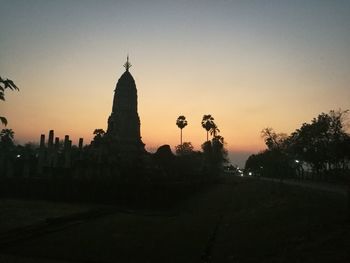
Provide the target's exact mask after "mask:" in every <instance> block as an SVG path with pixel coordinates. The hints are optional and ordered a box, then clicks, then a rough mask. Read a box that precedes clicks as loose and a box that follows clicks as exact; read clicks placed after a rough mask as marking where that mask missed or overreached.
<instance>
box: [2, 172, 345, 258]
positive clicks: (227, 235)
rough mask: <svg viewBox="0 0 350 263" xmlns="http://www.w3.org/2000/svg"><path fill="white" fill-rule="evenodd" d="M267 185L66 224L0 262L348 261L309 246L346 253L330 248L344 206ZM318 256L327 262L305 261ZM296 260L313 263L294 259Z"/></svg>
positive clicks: (21, 244) (19, 245)
mask: <svg viewBox="0 0 350 263" xmlns="http://www.w3.org/2000/svg"><path fill="white" fill-rule="evenodd" d="M274 185H277V184H275V183H271V182H268V181H259V180H249V179H245V178H226V179H225V180H224V181H223V182H222V183H220V184H217V185H215V186H213V187H212V188H210V189H208V190H206V191H203V192H201V193H198V194H196V195H194V196H193V197H192V198H190V199H189V200H188V201H186V202H183V203H181V204H179V205H178V206H177V207H175V208H172V209H169V210H167V211H147V210H143V211H140V210H138V211H124V212H121V211H118V210H116V211H114V212H111V213H109V214H108V213H106V214H104V215H102V216H96V217H90V218H88V219H84V218H80V219H79V218H78V219H74V220H73V221H72V222H69V224H67V225H64V224H63V225H61V227H59V228H58V229H55V228H53V229H50V228H48V229H47V231H42V232H41V233H39V234H37V235H32V236H30V237H28V238H26V239H23V240H17V241H14V242H12V243H9V244H7V246H4V247H2V248H0V262H6V263H24V262H28V263H31V262H33V263H34V262H37V263H41V262H48V263H73V262H76V263H78V262H89V263H95V262H96V263H97V262H99V263H110V262H169V263H171V262H181V263H185V262H192V263H193V262H198V263H203V262H297V261H298V260H299V262H316V261H317V262H328V261H327V260H329V255H332V259H334V256H333V254H335V255H338V257H340V259H341V260H343V259H344V258H346V257H347V256H348V254H347V253H348V252H346V251H347V250H346V249H343V248H342V246H341V245H337V247H336V248H333V247H332V248H331V249H333V250H334V249H336V252H334V251H333V250H331V251H329V247H328V245H327V246H326V247H323V246H325V245H324V244H323V243H322V244H318V243H317V242H319V241H320V240H328V239H330V240H331V242H332V243H336V244H338V243H340V244H344V246H347V245H349V243H346V242H345V241H343V240H341V242H340V241H339V240H338V239H339V235H340V234H338V233H342V235H343V233H344V226H343V225H342V223H341V222H343V221H344V220H343V219H344V216H343V214H344V213H345V211H346V208H345V207H346V206H345V205H344V202H343V201H344V200H343V199H345V198H343V197H341V195H336V196H333V195H332V196H330V197H328V196H327V195H324V194H319V193H318V192H317V191H315V192H307V191H303V190H302V189H301V190H300V189H299V188H298V189H296V190H293V189H292V190H290V189H288V188H286V189H284V188H283V189H280V190H278V191H276V188H275V186H274ZM286 226H288V227H286ZM325 229H326V230H327V233H323V231H324V230H325ZM348 232H349V231H348ZM348 232H346V233H348ZM341 238H343V236H341ZM300 240H302V242H301V241H300ZM347 241H349V239H347ZM300 242H301V243H300ZM337 242H338V243H337ZM315 244H318V245H315ZM325 244H326V243H325ZM304 250H305V251H306V252H305V253H304V252H303V251H304ZM310 251H311V252H310ZM313 251H315V252H313ZM319 251H325V252H327V253H328V254H327V255H328V257H327V255H321V256H320V257H317V256H315V255H314V254H313V253H317V255H319V253H320V252H319ZM286 253H287V254H288V257H287V256H286ZM289 254H290V255H289ZM304 256H305V257H307V258H310V259H312V260H315V261H312V260H311V261H307V260H304V259H303V260H302V259H300V258H299V257H304ZM281 258H283V259H284V261H283V260H281ZM288 259H290V260H291V261H288ZM300 260H302V261H300ZM322 260H323V261H322ZM338 262H342V261H338Z"/></svg>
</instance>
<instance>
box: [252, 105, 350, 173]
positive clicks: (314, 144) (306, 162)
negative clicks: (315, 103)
mask: <svg viewBox="0 0 350 263" xmlns="http://www.w3.org/2000/svg"><path fill="white" fill-rule="evenodd" d="M348 113H349V111H348V110H345V111H343V110H337V111H334V110H332V111H330V112H329V113H321V114H319V115H318V116H317V117H316V118H314V119H313V120H312V121H311V123H304V124H302V126H301V127H300V128H299V129H297V130H296V131H294V132H293V133H292V134H290V135H289V136H288V135H287V134H283V133H276V132H275V131H274V130H273V129H272V128H265V129H264V130H262V132H261V135H262V138H263V139H264V141H265V144H266V146H267V149H266V150H265V151H263V152H260V153H258V154H254V155H251V156H250V157H249V158H248V160H247V162H246V169H247V170H250V171H252V172H253V173H255V174H260V175H263V176H275V177H281V176H298V177H301V178H304V177H305V176H309V177H310V178H312V179H314V178H317V179H329V180H341V179H344V178H346V175H347V174H348V173H349V164H350V135H349V133H348V132H347V129H348V128H349V123H348V121H347V116H348Z"/></svg>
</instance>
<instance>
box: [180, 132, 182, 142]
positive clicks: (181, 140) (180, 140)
mask: <svg viewBox="0 0 350 263" xmlns="http://www.w3.org/2000/svg"><path fill="white" fill-rule="evenodd" d="M180 131H181V132H180V145H182V129H180Z"/></svg>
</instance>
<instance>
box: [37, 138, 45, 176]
mask: <svg viewBox="0 0 350 263" xmlns="http://www.w3.org/2000/svg"><path fill="white" fill-rule="evenodd" d="M44 164H45V134H41V136H40V146H39V156H38V173H39V174H42V172H43V167H44Z"/></svg>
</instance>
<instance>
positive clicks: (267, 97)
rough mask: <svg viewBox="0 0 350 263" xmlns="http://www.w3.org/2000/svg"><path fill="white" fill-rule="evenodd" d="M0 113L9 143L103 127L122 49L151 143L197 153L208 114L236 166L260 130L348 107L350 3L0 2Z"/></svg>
mask: <svg viewBox="0 0 350 263" xmlns="http://www.w3.org/2000/svg"><path fill="white" fill-rule="evenodd" d="M0 7H1V16H0V75H1V77H3V78H4V77H6V78H10V79H12V80H14V81H15V83H16V84H17V85H18V86H19V87H20V89H21V90H20V92H9V91H7V92H6V102H5V103H3V102H0V113H1V115H2V116H6V117H7V118H8V121H9V124H8V127H9V128H12V129H13V130H14V131H15V138H16V140H17V142H20V143H25V142H27V141H35V142H38V140H39V137H40V134H41V133H46V134H47V133H48V131H49V130H50V129H54V130H55V135H56V136H60V137H63V136H64V135H65V134H69V135H70V136H71V137H72V139H73V143H75V144H76V143H77V140H78V138H79V137H84V140H85V143H89V142H90V140H91V138H92V132H93V130H94V129H95V128H103V129H106V127H107V119H108V116H109V115H110V113H111V109H112V100H113V91H114V88H115V84H116V82H117V80H118V78H119V77H120V75H121V74H122V73H123V72H124V68H123V66H122V65H123V64H124V63H125V60H126V55H127V54H129V55H130V61H131V63H132V65H133V67H132V68H131V69H130V71H131V73H132V75H133V76H134V78H135V80H136V85H137V88H138V96H139V104H138V110H139V115H140V118H141V134H142V139H143V141H144V142H145V143H146V147H147V149H149V150H154V149H155V148H157V147H158V146H160V145H162V144H170V145H171V146H172V147H174V146H175V145H177V144H178V143H179V134H180V131H179V129H178V128H177V126H176V125H175V122H176V118H177V117H178V116H179V115H185V116H186V117H187V119H188V122H189V125H188V126H187V127H186V128H185V129H184V132H183V133H184V141H191V142H192V143H193V144H194V146H195V147H196V148H197V149H199V147H200V145H201V143H202V142H204V141H205V138H206V134H205V131H204V129H203V128H202V127H201V125H200V122H201V119H202V116H203V115H204V114H211V115H213V116H214V118H215V120H216V123H217V125H218V126H219V128H220V130H221V135H222V136H223V137H224V138H225V140H226V142H227V148H228V149H229V150H230V153H231V154H230V157H231V162H233V163H238V164H240V165H242V163H243V160H244V158H245V157H246V156H247V155H248V154H249V153H252V152H257V151H259V150H261V149H264V148H265V146H264V144H263V141H262V140H261V138H260V131H261V130H262V129H263V128H264V127H273V128H274V129H275V130H277V131H278V132H285V133H290V132H292V131H294V130H295V129H297V128H299V127H300V125H301V124H302V123H303V122H309V121H310V120H311V119H312V118H313V117H316V116H317V115H318V114H319V113H321V112H328V111H329V110H331V109H339V108H342V109H349V108H350V87H349V83H350V1H345V0H344V1H335V0H334V1H323V0H318V1H311V0H309V1H305V0H303V1H281V0H278V1H277V0H276V1H263V0H261V1H250V0H245V1H243V0H242V1H229V0H219V1H217V0H216V1H214V0H213V1H204V0H201V1H194V0H188V1H164V0H162V1H141V0H140V1H130V0H129V1H97V0H95V1H86V0H84V1H78V0H74V1H64V0H61V1H54V0H42V1H38V0H31V1H24V0H23V1H18V0H8V1H4V0H0Z"/></svg>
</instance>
